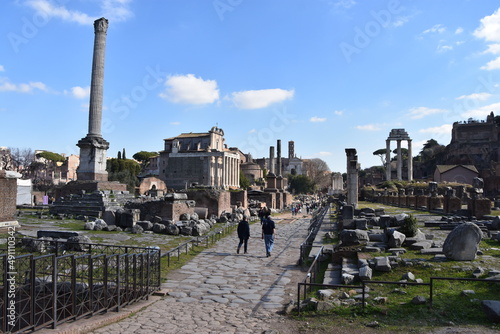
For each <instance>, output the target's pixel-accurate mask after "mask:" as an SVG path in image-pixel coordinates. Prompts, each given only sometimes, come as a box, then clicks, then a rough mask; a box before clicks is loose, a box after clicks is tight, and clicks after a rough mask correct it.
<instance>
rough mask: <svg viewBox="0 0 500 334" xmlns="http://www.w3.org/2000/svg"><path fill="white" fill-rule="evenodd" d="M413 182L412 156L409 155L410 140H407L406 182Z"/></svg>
mask: <svg viewBox="0 0 500 334" xmlns="http://www.w3.org/2000/svg"><path fill="white" fill-rule="evenodd" d="M411 180H413V156H412V153H411V139H408V181H411Z"/></svg>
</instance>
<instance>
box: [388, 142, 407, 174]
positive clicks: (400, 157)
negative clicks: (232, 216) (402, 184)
mask: <svg viewBox="0 0 500 334" xmlns="http://www.w3.org/2000/svg"><path fill="white" fill-rule="evenodd" d="M391 140H396V143H397V147H396V172H397V179H398V180H403V155H402V154H401V140H406V141H407V142H408V162H407V165H408V181H411V180H413V159H412V151H411V139H392V138H388V139H387V140H386V151H385V161H386V165H387V166H386V170H385V172H386V180H387V181H390V180H391Z"/></svg>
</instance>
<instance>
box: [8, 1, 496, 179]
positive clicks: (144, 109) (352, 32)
mask: <svg viewBox="0 0 500 334" xmlns="http://www.w3.org/2000/svg"><path fill="white" fill-rule="evenodd" d="M0 12H1V13H3V18H2V20H1V21H0V36H2V38H1V42H0V51H1V53H0V119H1V130H0V146H8V147H19V148H32V149H34V150H35V149H44V150H48V151H53V152H57V153H65V154H78V153H79V151H78V147H77V146H76V143H77V142H78V140H79V139H81V138H83V137H85V135H86V134H87V131H88V103H89V91H90V78H91V67H92V49H93V41H94V30H93V21H94V20H95V19H97V18H100V17H106V18H107V19H108V20H109V29H108V34H107V45H106V59H105V78H104V105H103V129H102V134H103V137H104V138H105V139H106V140H108V141H109V142H110V149H109V150H108V155H109V156H116V154H117V152H118V151H120V150H122V149H123V148H125V149H126V151H127V156H129V157H130V156H132V155H133V154H134V153H136V152H138V151H141V150H146V151H160V150H162V149H163V139H165V138H169V137H173V136H176V135H179V134H181V133H184V132H206V131H208V130H209V129H210V128H211V127H212V126H218V127H220V128H222V129H223V130H224V132H225V138H226V143H227V144H228V146H231V147H239V148H240V149H241V150H242V151H243V152H245V153H251V154H252V155H253V157H254V158H256V157H264V156H268V154H269V146H275V145H276V140H277V139H281V141H282V143H283V144H282V152H283V156H287V154H288V146H287V142H288V141H290V140H293V141H294V142H295V152H296V154H297V155H298V156H299V157H302V158H321V159H323V160H325V161H326V162H327V163H328V165H329V167H330V169H331V170H332V171H339V172H345V166H346V156H345V148H355V149H356V150H357V152H358V160H359V162H360V164H361V168H367V167H370V166H373V165H380V163H381V162H380V159H379V157H377V156H373V154H372V153H373V152H374V151H376V150H377V149H380V148H385V140H386V139H387V137H388V135H389V132H390V131H391V129H395V128H404V129H405V130H406V131H407V132H408V134H409V136H410V138H411V139H412V140H413V154H414V155H416V154H418V152H419V151H420V150H421V149H422V145H423V143H425V142H426V141H427V140H429V139H431V138H432V139H435V140H437V141H438V142H439V143H440V144H443V145H447V144H449V142H450V138H451V127H452V124H453V122H456V121H464V120H467V119H468V118H470V117H472V118H474V119H478V120H483V119H485V118H486V115H487V114H489V113H490V112H491V111H493V112H494V113H495V114H499V115H500V100H499V97H500V82H499V73H500V4H499V3H498V1H493V0H491V1H490V0H484V1H472V0H469V1H466V0H440V1H405V0H400V1H397V0H390V1H378V0H373V1H361V0H358V1H353V0H340V1H335V0H163V1H160V0H142V1H139V0H101V1H97V0H51V1H49V0H27V1H25V0H15V1H2V2H1V3H0ZM395 145H396V144H395V143H392V147H393V148H395ZM404 146H405V144H404V143H403V147H404Z"/></svg>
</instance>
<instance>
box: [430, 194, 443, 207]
mask: <svg viewBox="0 0 500 334" xmlns="http://www.w3.org/2000/svg"><path fill="white" fill-rule="evenodd" d="M442 208H443V198H442V197H437V196H436V197H434V196H433V197H429V199H428V205H427V210H429V211H431V210H438V209H442Z"/></svg>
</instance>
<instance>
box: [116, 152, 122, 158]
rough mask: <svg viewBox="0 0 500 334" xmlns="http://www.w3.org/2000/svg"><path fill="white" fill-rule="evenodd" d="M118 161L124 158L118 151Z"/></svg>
mask: <svg viewBox="0 0 500 334" xmlns="http://www.w3.org/2000/svg"><path fill="white" fill-rule="evenodd" d="M117 158H118V159H121V158H122V152H120V151H118V156H117Z"/></svg>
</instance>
